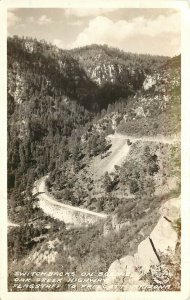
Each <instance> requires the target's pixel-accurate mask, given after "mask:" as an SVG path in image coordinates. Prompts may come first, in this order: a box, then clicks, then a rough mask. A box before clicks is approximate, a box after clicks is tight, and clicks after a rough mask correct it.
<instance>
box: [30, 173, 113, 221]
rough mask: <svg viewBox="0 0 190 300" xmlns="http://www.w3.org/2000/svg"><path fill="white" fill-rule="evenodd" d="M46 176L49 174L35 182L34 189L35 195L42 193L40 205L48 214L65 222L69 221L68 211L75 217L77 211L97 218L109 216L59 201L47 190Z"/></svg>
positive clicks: (39, 195) (39, 196)
mask: <svg viewBox="0 0 190 300" xmlns="http://www.w3.org/2000/svg"><path fill="white" fill-rule="evenodd" d="M46 178H47V176H44V177H42V178H41V179H40V180H38V181H37V182H36V183H35V186H34V189H33V195H34V194H36V193H40V194H38V196H37V197H38V199H39V205H40V207H41V208H42V209H43V211H44V212H45V213H46V214H49V215H51V216H52V217H54V218H55V219H59V220H61V221H65V222H67V218H66V216H65V213H67V214H68V215H70V216H71V215H73V217H76V213H77V215H79V214H80V215H83V216H87V217H92V218H93V217H95V218H96V219H98V218H100V219H105V218H107V215H106V214H101V213H96V212H93V211H90V210H88V209H83V208H79V207H74V206H71V205H67V204H64V203H61V202H58V201H57V200H56V199H55V198H54V197H53V196H52V195H50V194H49V193H48V192H47V188H46V184H45V180H46ZM63 212H64V216H62V215H63ZM59 216H60V217H59ZM70 219H71V217H69V221H68V223H70Z"/></svg>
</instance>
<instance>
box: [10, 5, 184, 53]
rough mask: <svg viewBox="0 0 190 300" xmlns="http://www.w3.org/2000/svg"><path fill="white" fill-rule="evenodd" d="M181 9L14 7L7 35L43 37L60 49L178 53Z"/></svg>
mask: <svg viewBox="0 0 190 300" xmlns="http://www.w3.org/2000/svg"><path fill="white" fill-rule="evenodd" d="M180 34H181V33H180V12H179V11H177V10H174V9H158V8H156V9H150V8H148V9H144V8H142V9H138V8H133V9H131V8H122V9H114V8H110V9H106V8H104V9H100V8H94V9H87V8H86V9H68V8H59V9H57V8H53V9H50V8H30V9H28V8H17V9H9V10H8V36H13V35H18V36H20V37H22V36H24V37H29V38H36V39H37V40H45V41H47V42H50V43H52V44H54V45H56V46H58V47H59V48H61V49H65V50H70V49H74V48H78V47H83V46H90V45H93V44H96V45H104V44H106V45H108V46H109V47H113V48H119V49H120V50H123V51H125V52H131V53H137V54H150V55H161V56H170V57H173V56H176V55H179V54H180V52H181V51H180Z"/></svg>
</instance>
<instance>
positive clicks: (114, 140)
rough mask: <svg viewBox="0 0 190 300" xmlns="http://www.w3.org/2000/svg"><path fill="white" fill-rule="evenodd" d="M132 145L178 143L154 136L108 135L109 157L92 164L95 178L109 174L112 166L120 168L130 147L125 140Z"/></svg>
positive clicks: (94, 161) (174, 140) (96, 159)
mask: <svg viewBox="0 0 190 300" xmlns="http://www.w3.org/2000/svg"><path fill="white" fill-rule="evenodd" d="M128 139H129V140H130V142H132V143H134V142H137V141H142V142H154V143H162V144H175V143H178V142H179V139H178V138H177V137H173V138H172V137H164V136H155V137H149V136H144V137H139V138H137V137H132V136H127V135H122V134H119V133H115V134H114V135H108V136H107V140H110V141H111V144H112V146H111V148H110V149H109V151H110V152H111V153H110V155H109V156H107V157H105V158H104V159H102V160H100V159H99V158H95V159H94V160H93V163H92V170H93V171H94V173H95V176H96V177H97V178H98V177H101V176H102V175H103V174H104V173H105V172H108V173H111V172H113V171H114V166H115V165H117V166H121V165H122V164H123V163H124V161H125V159H126V157H127V155H128V153H129V150H130V147H131V146H130V145H128V143H127V140H128Z"/></svg>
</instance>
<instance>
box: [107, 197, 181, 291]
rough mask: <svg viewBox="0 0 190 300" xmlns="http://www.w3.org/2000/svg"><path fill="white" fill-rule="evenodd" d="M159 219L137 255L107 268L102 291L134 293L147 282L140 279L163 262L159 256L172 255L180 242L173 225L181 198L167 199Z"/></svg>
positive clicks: (119, 260)
mask: <svg viewBox="0 0 190 300" xmlns="http://www.w3.org/2000/svg"><path fill="white" fill-rule="evenodd" d="M160 215H161V217H160V219H159V221H158V223H157V225H156V226H155V228H154V229H153V231H152V232H151V234H150V236H149V237H147V238H146V239H145V240H143V241H142V242H141V243H140V244H139V246H138V249H137V252H136V253H135V254H134V255H133V256H131V255H127V256H126V257H123V258H121V259H118V260H116V261H114V262H113V263H112V264H111V266H110V268H109V269H108V275H107V278H106V280H105V282H104V286H103V290H106V291H114V290H118V288H119V290H123V291H129V290H130V291H137V290H139V289H140V288H142V287H143V286H146V285H147V283H145V281H143V280H142V276H143V275H145V274H147V273H148V272H149V270H150V268H151V267H152V266H156V265H158V266H159V265H160V264H161V263H162V256H164V255H171V254H172V255H174V254H175V251H176V247H177V243H178V240H179V237H178V234H177V232H176V230H175V229H174V227H173V226H172V224H173V222H175V221H176V220H177V219H179V217H180V198H173V199H170V200H168V201H167V202H166V203H165V204H163V205H162V206H161V208H160Z"/></svg>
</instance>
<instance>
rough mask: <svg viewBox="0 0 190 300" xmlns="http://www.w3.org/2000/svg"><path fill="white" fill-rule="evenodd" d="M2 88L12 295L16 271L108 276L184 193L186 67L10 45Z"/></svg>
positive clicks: (25, 42) (108, 51) (17, 42)
mask: <svg viewBox="0 0 190 300" xmlns="http://www.w3.org/2000/svg"><path fill="white" fill-rule="evenodd" d="M7 87H8V95H7V96H8V215H9V220H10V223H11V224H12V223H16V224H17V225H18V226H15V227H10V228H9V236H8V246H9V288H10V290H14V291H17V287H15V288H13V282H14V271H17V270H20V271H22V270H27V271H29V272H30V271H32V270H43V271H45V270H47V271H49V270H55V271H56V270H58V268H60V266H62V269H63V271H65V270H67V271H68V272H73V271H74V270H75V271H76V273H77V274H78V275H80V274H81V273H82V272H86V271H88V272H93V271H96V272H103V273H106V272H107V270H108V268H109V266H110V265H111V264H112V263H113V261H114V260H116V259H119V258H121V257H124V256H126V255H133V254H134V253H135V251H136V248H137V246H138V244H139V243H140V242H141V241H142V240H143V239H145V238H146V237H147V236H148V235H149V234H150V232H151V230H152V229H153V228H154V226H155V224H156V222H157V221H158V218H159V215H158V209H159V208H160V206H161V205H162V204H163V202H165V201H166V200H167V199H169V198H170V197H173V196H178V195H179V193H180V144H179V131H180V57H176V58H173V59H170V58H167V57H159V56H149V55H135V54H130V53H125V52H122V51H120V50H118V49H113V48H109V47H107V46H98V45H92V46H87V47H83V48H78V49H73V50H61V49H58V48H57V47H55V46H53V45H51V44H48V43H46V42H45V41H40V42H39V41H37V40H34V39H31V38H18V37H16V36H15V37H13V38H8V85H7ZM161 133H162V134H163V135H162V136H160V134H161ZM118 137H119V138H118ZM47 175H48V176H47ZM45 176H47V177H45ZM44 178H46V180H45V179H44ZM41 180H42V181H41ZM35 182H37V183H39V182H42V183H43V184H42V185H43V189H41V187H42V186H41V185H40V188H39V185H38V186H37V187H38V188H37V187H36V190H35V189H34V183H35ZM34 190H35V193H34V192H33V193H32V191H34ZM41 193H43V194H41ZM64 209H67V211H68V212H69V218H68V214H67V213H65V210H64ZM78 212H81V213H80V214H79V213H78ZM84 212H85V213H84ZM83 213H84V214H83ZM79 215H80V216H79ZM86 215H88V216H96V217H98V218H96V217H95V218H94V217H93V218H91V217H88V218H87V217H86ZM100 216H103V218H102V217H101V218H99V217H100ZM105 216H106V217H105ZM82 219H84V222H83V221H81V220H82ZM65 223H69V226H67V227H66V225H65ZM83 225H85V226H83ZM86 225H87V226H88V227H86ZM78 275H77V276H78ZM69 282H70V278H68V277H67V276H66V275H65V276H64V279H63V283H62V285H61V286H59V287H58V288H57V290H59V291H61V290H69V289H70V284H69ZM29 289H30V288H29V287H25V290H29ZM76 289H77V290H82V288H81V286H80V285H79V286H78V285H77V287H76ZM52 290H54V287H52ZM91 290H95V287H94V286H93V287H92V288H91Z"/></svg>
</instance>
